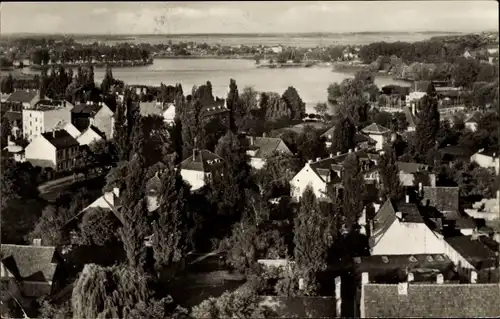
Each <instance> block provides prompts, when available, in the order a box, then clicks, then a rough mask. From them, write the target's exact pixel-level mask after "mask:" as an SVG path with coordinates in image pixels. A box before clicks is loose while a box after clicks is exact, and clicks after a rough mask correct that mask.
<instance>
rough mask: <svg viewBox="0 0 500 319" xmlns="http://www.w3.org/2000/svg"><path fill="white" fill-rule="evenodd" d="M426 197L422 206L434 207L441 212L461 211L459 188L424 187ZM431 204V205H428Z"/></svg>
mask: <svg viewBox="0 0 500 319" xmlns="http://www.w3.org/2000/svg"><path fill="white" fill-rule="evenodd" d="M423 191H424V196H423V199H422V204H423V205H424V206H432V207H435V208H436V209H438V210H439V211H441V212H444V211H458V210H459V188H458V187H443V186H439V187H432V186H424V187H423ZM427 204H429V205H427Z"/></svg>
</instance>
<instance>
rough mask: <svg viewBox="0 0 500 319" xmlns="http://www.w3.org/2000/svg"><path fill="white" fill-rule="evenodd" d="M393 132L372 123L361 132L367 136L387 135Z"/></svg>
mask: <svg viewBox="0 0 500 319" xmlns="http://www.w3.org/2000/svg"><path fill="white" fill-rule="evenodd" d="M390 131H391V130H389V129H388V128H385V127H383V126H382V125H378V124H377V123H372V124H370V125H368V126H367V127H365V128H364V129H362V130H361V132H363V133H365V134H385V133H389V132H390Z"/></svg>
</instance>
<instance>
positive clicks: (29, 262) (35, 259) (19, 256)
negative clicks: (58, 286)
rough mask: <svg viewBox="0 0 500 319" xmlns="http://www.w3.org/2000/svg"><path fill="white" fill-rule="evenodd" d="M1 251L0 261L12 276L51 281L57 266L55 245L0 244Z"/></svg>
mask: <svg viewBox="0 0 500 319" xmlns="http://www.w3.org/2000/svg"><path fill="white" fill-rule="evenodd" d="M1 252H2V262H3V263H4V264H7V265H6V267H7V268H8V269H9V270H10V271H11V272H12V274H13V275H14V276H17V275H18V276H20V279H24V280H30V281H52V279H53V277H54V273H55V271H56V267H57V263H56V262H55V257H54V255H55V252H56V249H55V247H48V246H25V245H6V244H2V248H1ZM12 262H14V263H12ZM13 266H15V268H12V267H13Z"/></svg>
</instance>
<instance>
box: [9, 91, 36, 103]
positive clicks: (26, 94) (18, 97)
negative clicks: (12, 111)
mask: <svg viewBox="0 0 500 319" xmlns="http://www.w3.org/2000/svg"><path fill="white" fill-rule="evenodd" d="M37 95H38V91H24V90H22V91H21V90H18V91H14V92H12V94H11V95H10V96H9V98H8V99H7V102H20V103H30V102H31V101H32V100H33V99H34V98H35V97H36V96H37Z"/></svg>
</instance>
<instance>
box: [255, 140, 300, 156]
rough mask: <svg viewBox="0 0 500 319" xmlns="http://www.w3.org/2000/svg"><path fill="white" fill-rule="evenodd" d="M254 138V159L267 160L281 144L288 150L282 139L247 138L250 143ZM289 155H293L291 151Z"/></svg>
mask: <svg viewBox="0 0 500 319" xmlns="http://www.w3.org/2000/svg"><path fill="white" fill-rule="evenodd" d="M252 138H253V145H252V144H251V145H250V147H251V148H255V150H256V152H255V155H254V156H252V157H258V158H266V157H267V156H269V155H271V154H272V153H273V152H274V151H276V149H277V148H278V146H279V144H280V143H283V145H284V146H285V147H286V148H287V149H288V147H287V146H286V145H285V143H284V142H283V141H282V140H281V139H280V138H276V137H258V136H257V137H253V136H252V137H247V139H248V140H249V141H250V140H251V139H252ZM250 143H251V142H250ZM288 153H289V154H292V153H291V152H290V150H288Z"/></svg>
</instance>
